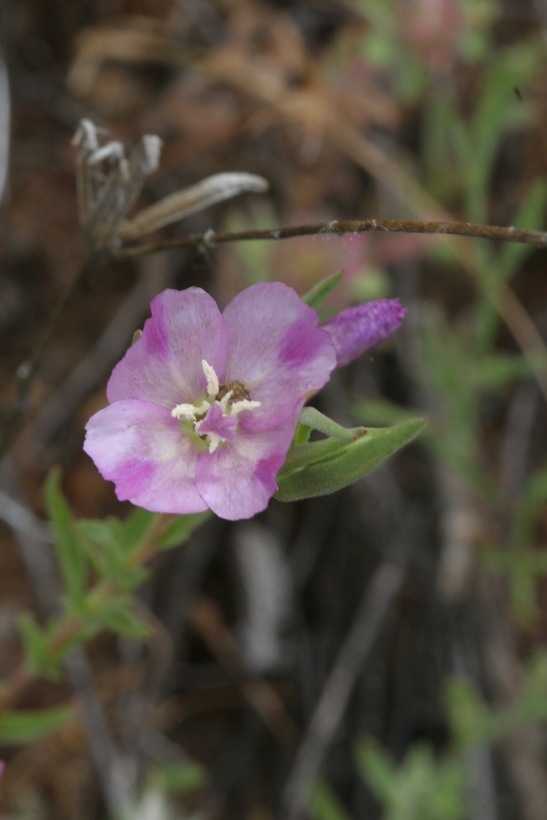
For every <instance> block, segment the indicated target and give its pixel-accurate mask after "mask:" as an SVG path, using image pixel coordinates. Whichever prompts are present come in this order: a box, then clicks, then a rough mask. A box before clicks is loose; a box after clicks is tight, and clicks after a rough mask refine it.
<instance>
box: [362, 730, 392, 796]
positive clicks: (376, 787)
mask: <svg viewBox="0 0 547 820" xmlns="http://www.w3.org/2000/svg"><path fill="white" fill-rule="evenodd" d="M356 762H357V765H358V767H359V772H360V774H361V777H362V778H363V780H365V781H366V782H367V783H368V784H369V786H370V788H371V789H372V791H373V792H374V794H375V795H376V797H377V798H378V800H380V801H382V802H386V803H387V802H388V801H389V799H390V797H391V795H392V794H393V793H394V791H396V788H397V773H396V769H395V766H394V765H393V763H392V761H391V759H390V757H389V755H388V754H387V753H386V752H385V751H384V749H382V747H381V746H380V745H379V744H378V743H376V741H374V740H372V739H370V738H368V739H367V740H364V741H361V742H360V743H359V744H358V745H357V749H356Z"/></svg>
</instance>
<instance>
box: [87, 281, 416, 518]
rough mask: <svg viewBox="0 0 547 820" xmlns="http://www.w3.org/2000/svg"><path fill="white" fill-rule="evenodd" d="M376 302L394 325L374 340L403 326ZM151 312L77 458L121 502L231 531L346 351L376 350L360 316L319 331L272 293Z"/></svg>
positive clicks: (163, 298) (268, 480) (284, 295)
mask: <svg viewBox="0 0 547 820" xmlns="http://www.w3.org/2000/svg"><path fill="white" fill-rule="evenodd" d="M385 301H386V311H387V313H388V314H389V315H390V316H391V314H394V315H395V314H397V316H399V318H398V319H397V320H395V319H393V318H392V319H390V320H389V321H388V322H387V323H384V325H385V328H387V327H388V326H389V327H390V328H391V329H389V330H386V332H385V334H384V336H383V337H381V338H385V336H387V335H389V334H390V333H392V332H393V330H395V329H396V327H397V326H398V324H400V321H401V320H402V315H401V310H402V309H401V308H400V307H399V306H398V303H397V302H396V301H395V300H385ZM373 304H374V303H373ZM395 306H396V309H395ZM351 310H353V309H352V308H350V309H349V311H351ZM151 311H152V317H151V318H150V319H148V320H147V321H146V323H145V325H144V329H143V332H142V335H141V336H140V338H139V339H138V340H137V341H136V342H135V344H134V345H133V346H132V347H130V348H129V350H128V351H127V353H126V354H125V356H124V357H123V359H122V360H121V361H120V362H119V363H118V364H117V365H116V367H115V368H114V371H113V372H112V375H111V377H110V380H109V382H108V386H107V397H108V400H109V402H110V404H109V405H108V407H106V408H104V409H103V410H100V411H99V412H98V413H96V414H95V415H94V416H93V417H92V418H91V419H90V420H89V422H88V424H87V428H86V429H87V436H86V440H85V444H84V449H85V451H86V452H87V453H88V454H89V455H90V456H91V458H92V459H93V461H94V462H95V464H96V465H97V467H98V469H99V471H100V472H101V474H102V476H103V477H104V478H105V479H107V480H109V481H113V482H114V484H115V488H116V494H117V496H118V498H119V499H120V500H129V501H131V502H132V503H133V504H135V505H137V506H139V507H144V508H145V509H147V510H151V511H153V512H165V513H196V512H201V511H204V510H206V509H207V508H210V509H211V510H212V511H213V512H214V513H216V514H217V515H218V516H220V517H221V518H226V519H230V520H236V519H240V518H250V517H251V516H253V515H255V514H256V513H258V512H260V511H261V510H263V509H264V508H265V507H266V506H267V504H268V501H269V500H270V498H271V497H272V495H273V494H274V492H275V491H276V489H277V485H276V481H275V479H276V475H277V473H278V472H279V470H280V468H281V466H282V465H283V463H284V461H285V457H286V455H287V451H288V449H289V447H290V444H291V441H292V439H293V436H294V432H295V429H296V425H297V423H298V418H299V415H300V412H301V410H302V407H303V405H304V403H305V402H306V400H307V399H308V398H309V397H310V396H312V395H313V394H314V393H316V392H317V391H318V390H320V389H321V387H323V385H324V384H325V383H326V382H327V381H328V379H329V377H330V374H331V372H332V370H333V369H334V368H335V367H336V365H337V364H342V363H346V360H347V361H349V360H350V359H351V358H354V355H353V354H352V351H355V350H359V353H360V352H362V350H363V349H365V348H366V347H367V346H370V344H374V343H377V342H378V341H380V338H378V332H377V330H376V329H374V331H373V333H372V335H371V332H370V322H369V325H368V327H365V325H366V324H367V323H366V322H363V320H362V317H358V318H357V319H355V321H354V322H353V324H352V322H351V321H350V317H348V318H346V319H343V318H339V319H338V322H339V324H336V319H337V317H335V319H334V320H331V322H330V323H328V325H329V324H330V325H331V328H329V326H328V325H327V326H326V327H325V329H322V328H320V327H319V323H318V317H317V314H316V312H315V311H314V310H313V309H312V308H310V307H308V306H307V305H306V304H305V303H304V302H303V301H302V300H301V299H300V297H299V296H298V295H297V294H296V293H295V291H293V290H292V289H291V288H289V287H287V286H286V285H284V284H281V283H279V282H276V283H260V284H256V285H253V286H251V287H249V288H247V289H246V290H244V291H242V292H241V293H240V294H238V296H236V297H235V298H234V299H233V300H232V301H231V302H230V304H229V305H228V307H227V308H226V309H225V311H224V313H221V312H220V310H219V309H218V307H217V305H216V303H215V301H214V300H213V299H212V297H211V296H209V295H208V294H207V293H206V292H205V291H203V290H201V288H188V289H187V290H183V291H176V290H166V291H163V293H160V294H159V295H158V296H157V297H156V298H155V299H154V300H153V302H152V305H151ZM346 313H348V311H343V312H342V313H341V314H339V317H343V316H344V314H346ZM359 323H360V326H361V332H360V334H359V331H358V329H357V327H356V324H359ZM380 324H381V322H380ZM350 326H351V331H350V330H348V328H350ZM374 327H375V328H376V325H375V326H374ZM385 328H384V329H385ZM358 337H359V338H358ZM373 337H374V338H373ZM372 338H373V341H372V342H371V341H370V340H371V339H372ZM350 348H351V349H350ZM359 353H357V354H356V355H359ZM348 357H349V358H348Z"/></svg>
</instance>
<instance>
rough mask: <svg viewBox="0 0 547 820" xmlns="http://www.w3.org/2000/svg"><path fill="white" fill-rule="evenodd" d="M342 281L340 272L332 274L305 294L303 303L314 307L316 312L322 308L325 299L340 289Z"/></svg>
mask: <svg viewBox="0 0 547 820" xmlns="http://www.w3.org/2000/svg"><path fill="white" fill-rule="evenodd" d="M341 281H342V274H341V272H340V271H338V272H337V273H331V275H330V276H327V277H326V278H325V279H322V280H321V281H320V282H318V283H317V285H315V286H314V287H313V288H312V289H311V290H309V291H308V292H307V293H305V294H304V296H303V297H302V301H303V302H305V303H306V304H307V305H309V306H310V307H312V308H313V309H314V310H317V308H319V307H321V305H322V304H323V302H324V301H325V299H327V297H328V296H330V294H331V293H332V292H333V290H335V288H337V287H338V285H339V284H340V282H341Z"/></svg>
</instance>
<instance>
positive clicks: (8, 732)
mask: <svg viewBox="0 0 547 820" xmlns="http://www.w3.org/2000/svg"><path fill="white" fill-rule="evenodd" d="M73 715H74V710H73V708H72V706H57V707H55V708H53V709H42V710H35V711H25V712H4V713H2V714H0V746H11V745H19V744H24V743H33V742H34V741H36V740H41V739H42V738H44V737H47V735H50V734H51V733H52V732H55V731H56V730H57V729H60V728H61V727H62V726H64V725H65V723H67V722H68V721H69V720H70V719H71V718H72V717H73Z"/></svg>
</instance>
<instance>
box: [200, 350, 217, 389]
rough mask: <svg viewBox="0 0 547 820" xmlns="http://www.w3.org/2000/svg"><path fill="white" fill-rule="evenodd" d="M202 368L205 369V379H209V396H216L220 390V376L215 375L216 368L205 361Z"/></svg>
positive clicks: (202, 361) (202, 362) (203, 360)
mask: <svg viewBox="0 0 547 820" xmlns="http://www.w3.org/2000/svg"><path fill="white" fill-rule="evenodd" d="M201 366H202V368H203V373H204V375H205V378H206V379H207V395H208V396H216V395H217V393H218V391H219V390H220V384H219V381H218V376H217V374H216V373H215V369H214V367H211V365H210V364H209V363H208V362H206V361H205V359H202V360H201Z"/></svg>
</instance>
